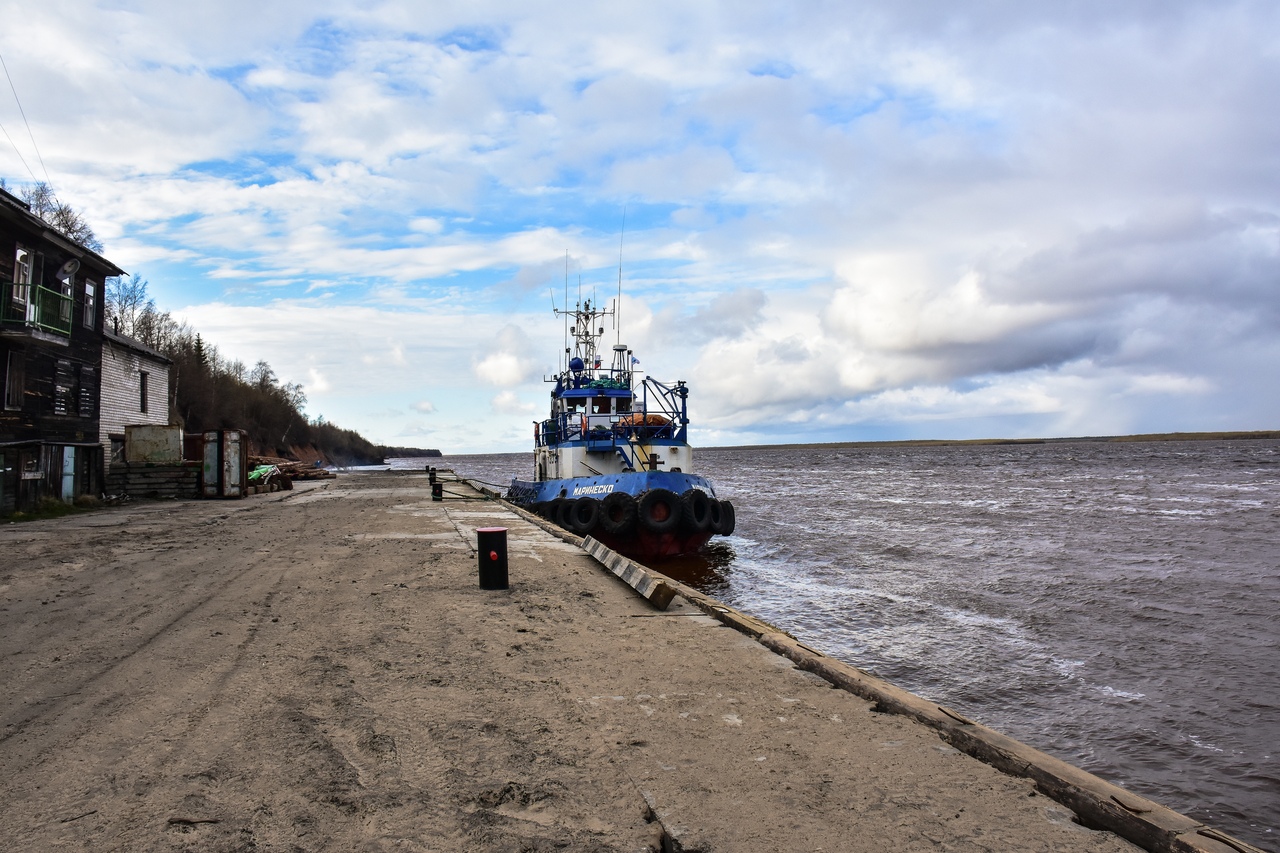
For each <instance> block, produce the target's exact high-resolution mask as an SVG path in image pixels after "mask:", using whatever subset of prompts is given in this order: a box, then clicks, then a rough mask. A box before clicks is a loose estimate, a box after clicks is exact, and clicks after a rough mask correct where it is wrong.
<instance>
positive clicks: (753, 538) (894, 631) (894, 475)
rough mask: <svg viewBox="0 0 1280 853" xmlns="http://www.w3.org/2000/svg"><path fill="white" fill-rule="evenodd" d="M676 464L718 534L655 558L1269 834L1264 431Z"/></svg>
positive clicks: (1279, 624)
mask: <svg viewBox="0 0 1280 853" xmlns="http://www.w3.org/2000/svg"><path fill="white" fill-rule="evenodd" d="M696 459H697V462H698V466H697V467H698V470H699V471H700V472H701V473H703V474H706V475H707V476H708V477H710V479H711V480H712V482H714V483H715V485H716V489H717V492H718V494H719V495H720V497H724V498H730V499H732V500H733V502H734V505H735V507H736V508H737V516H738V529H737V531H736V533H735V534H734V535H733V536H731V537H728V538H727V539H723V540H719V539H718V540H717V541H715V542H713V543H712V544H711V545H710V546H708V548H707V549H706V550H705V551H704V553H703V554H702V555H701V556H700V557H698V558H695V559H690V560H682V561H679V562H676V563H667V564H662V565H660V566H658V568H659V569H660V570H662V571H664V572H667V573H668V574H671V575H673V576H675V577H677V578H678V579H680V580H683V581H685V582H686V583H690V584H692V585H694V586H697V587H699V588H701V589H703V590H705V591H707V592H709V593H711V594H713V595H715V596H716V597H718V598H720V599H721V600H723V601H725V602H727V603H729V604H732V605H733V606H734V607H737V608H739V609H741V610H743V611H746V612H748V613H751V614H753V615H755V616H758V617H760V618H763V619H765V620H767V621H769V622H771V623H773V624H775V625H777V626H779V627H781V628H783V629H785V630H787V631H789V632H790V633H792V634H794V635H795V636H797V637H799V638H801V639H802V640H803V641H804V642H805V643H806V644H808V645H811V646H814V647H815V648H819V649H821V650H822V651H824V652H827V653H828V654H830V655H832V656H834V657H837V658H840V659H842V660H844V661H847V662H848V663H851V664H853V665H855V666H858V667H861V668H863V669H866V670H869V671H871V672H874V673H875V674H877V675H879V676H881V677H883V678H885V679H887V680H889V681H891V682H893V683H895V684H897V685H899V686H901V687H904V688H906V689H908V690H911V691H912V692H914V693H917V694H919V695H921V696H925V697H927V698H929V699H931V700H933V701H936V702H939V703H942V704H945V705H947V706H949V707H951V708H953V709H954V710H956V711H958V712H960V713H961V714H964V715H965V716H967V717H970V718H972V719H976V720H978V721H980V722H982V723H984V724H986V725H988V726H990V727H992V728H994V729H997V730H999V731H1001V732H1003V733H1005V734H1008V735H1010V736H1012V737H1015V738H1017V739H1019V740H1022V741H1024V742H1026V743H1028V744H1031V745H1033V746H1035V747H1037V748H1039V749H1042V750H1044V751H1046V752H1048V753H1050V754H1053V755H1056V756H1059V757H1061V758H1063V759H1066V760H1067V761H1070V762H1071V763H1073V764H1076V765H1077V766H1080V767H1083V768H1085V769H1087V770H1089V771H1091V772H1094V773H1096V774H1098V775H1100V776H1102V777H1103V778H1105V779H1108V780H1110V781H1112V782H1115V783H1117V784H1120V785H1123V786H1124V787H1126V788H1128V789H1129V790H1131V791H1134V792H1136V793H1139V794H1142V795H1145V796H1147V797H1150V798H1151V799H1154V800H1156V801H1157V802H1160V803H1163V804H1164V805H1167V806H1169V807H1171V808H1173V809H1175V810H1177V811H1180V812H1183V813H1185V814H1188V815H1191V816H1193V817H1195V818H1197V819H1199V820H1202V821H1204V822H1205V823H1208V824H1209V825H1211V826H1214V827H1216V828H1218V829H1222V830H1224V831H1227V832H1230V833H1232V834H1234V835H1237V836H1238V837H1240V838H1242V839H1244V840H1246V841H1249V842H1251V843H1253V844H1256V845H1258V846H1260V847H1262V848H1264V849H1268V850H1270V849H1275V848H1276V847H1277V846H1278V845H1280V841H1277V838H1278V836H1280V768H1278V766H1277V765H1278V763H1280V762H1278V761H1277V759H1278V758H1280V756H1278V755H1277V752H1278V750H1280V442H1275V441H1236V442H1133V443H1119V442H1115V443H1101V442H1062V443H1048V444H1029V445H1023V444H1019V445H982V446H978V445H960V446H936V447H919V446H908V447H901V446H888V445H881V446H873V447H860V448H835V447H823V446H809V447H800V448H725V449H710V450H700V451H698V452H697V456H696ZM431 461H432V462H433V464H436V465H443V466H446V467H452V468H454V469H455V470H456V471H457V472H458V473H459V474H463V475H465V476H474V477H477V478H480V479H483V480H486V481H489V482H492V483H495V484H500V485H505V484H506V483H508V482H509V481H510V478H511V476H513V475H515V474H519V475H521V476H522V477H527V476H528V474H529V471H530V469H531V466H532V454H504V455H494V456H457V457H452V458H446V459H443V460H431ZM406 463H408V464H412V465H413V466H414V467H419V466H421V465H422V464H423V460H413V461H412V462H411V463H409V462H408V461H407V460H406Z"/></svg>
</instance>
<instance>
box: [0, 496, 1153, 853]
mask: <svg viewBox="0 0 1280 853" xmlns="http://www.w3.org/2000/svg"><path fill="white" fill-rule="evenodd" d="M450 490H451V491H458V490H459V487H458V486H456V485H452V484H451V485H450ZM491 525H501V526H506V527H508V528H510V534H509V536H510V539H509V547H510V563H511V569H510V573H511V580H512V585H511V589H510V590H508V591H502V592H493V591H484V590H481V589H479V588H478V584H477V571H476V559H475V553H474V550H473V546H474V542H475V533H474V530H475V528H476V527H483V526H491ZM0 684H3V686H4V690H3V700H2V705H0V827H3V832H4V835H5V838H4V840H2V841H0V846H4V847H5V849H11V850H41V851H43V850H56V849H69V850H94V851H99V850H128V851H145V850H165V851H168V850H193V851H196V850H198V851H222V850H226V851H231V850H235V851H253V850H261V851H268V850H270V851H276V850H279V851H295V850H306V851H310V850H343V851H345V850H353V851H354V850H361V851H363V850H371V851H372V850H417V851H423V850H431V851H472V850H474V851H513V852H514V851H551V850H574V851H577V850H582V851H615V850H616V851H644V850H658V849H661V847H662V845H663V843H664V842H663V840H662V838H663V833H664V831H665V832H666V833H667V840H666V842H665V843H666V845H667V848H668V849H685V850H703V851H753V852H754V851H819V850H826V851H836V850H841V851H861V850H866V851H887V850H893V851H910V850H921V851H924V850H928V851H936V850H947V851H969V850H973V851H980V850H982V851H1011V850H1018V851H1036V850H1073V851H1074V850H1085V851H1121V850H1134V849H1136V848H1133V847H1132V846H1130V845H1129V844H1127V843H1126V842H1123V841H1121V840H1120V839H1118V838H1116V837H1115V836H1112V835H1110V834H1107V833H1098V832H1093V831H1090V830H1087V829H1084V828H1082V827H1080V826H1078V825H1076V824H1074V823H1073V822H1072V815H1071V813H1070V812H1068V811H1067V810H1066V809H1064V808H1063V807H1061V806H1059V805H1057V804H1056V803H1054V802H1052V801H1050V800H1048V799H1047V798H1045V797H1043V796H1038V795H1037V794H1035V793H1034V792H1033V790H1032V788H1031V785H1030V783H1029V782H1027V781H1025V780H1016V779H1013V778H1010V777H1007V776H1004V775H1002V774H1000V773H998V772H997V771H995V770H993V769H991V768H989V767H987V766H986V765H983V764H981V763H979V762H977V761H975V760H974V759H971V758H969V757H967V756H964V755H962V754H960V753H958V752H957V751H955V750H954V749H952V748H950V747H948V746H946V745H945V744H943V743H942V741H940V740H939V738H938V737H937V736H936V735H935V734H934V733H933V732H931V731H929V730H927V729H925V728H924V727H922V726H919V725H916V724H913V723H911V722H908V721H906V720H904V719H903V718H900V717H895V716H891V715H885V714H878V713H873V712H872V711H871V708H870V705H869V704H868V703H867V702H865V701H863V700H861V699H859V698H857V697H855V696H853V695H851V694H849V693H846V692H844V691H841V690H835V689H832V688H831V687H830V686H829V685H828V684H827V683H826V682H823V681H821V680H820V679H818V678H816V677H815V676H812V675H809V674H806V673H803V672H801V671H799V670H797V669H795V668H794V667H793V666H792V665H791V664H790V663H788V662H787V661H785V660H784V659H782V658H780V657H778V656H776V655H774V654H772V653H770V652H768V651H766V650H765V649H763V648H762V647H761V646H759V645H758V644H756V643H755V642H754V641H752V640H750V639H748V638H746V637H744V636H743V635H741V634H739V633H737V632H736V631H733V630H731V629H728V628H725V627H723V626H721V625H720V624H719V623H717V622H715V621H713V620H710V619H708V618H706V617H705V616H703V615H701V614H700V613H698V612H697V611H696V610H694V609H693V608H692V607H691V606H689V605H688V604H687V603H685V604H682V603H680V601H679V600H677V603H676V604H675V605H673V606H672V608H671V609H670V610H668V611H666V612H665V613H658V612H657V611H655V610H653V609H652V607H651V606H650V605H649V604H648V603H647V602H645V601H643V600H642V599H640V598H639V597H638V596H636V595H635V594H634V593H633V592H632V591H631V590H630V589H628V588H627V587H625V586H624V585H623V584H621V583H620V582H619V581H618V580H617V579H616V578H614V577H612V576H611V575H609V574H608V573H606V572H605V571H603V570H602V569H601V568H600V567H599V565H598V564H597V563H595V561H594V560H593V559H591V558H590V557H589V556H587V555H586V554H584V553H583V552H581V551H580V550H579V549H577V548H576V547H573V546H571V545H568V544H565V543H563V542H560V541H559V540H557V539H555V538H554V537H552V536H550V535H548V534H546V533H545V532H543V531H541V530H539V529H538V528H536V527H534V526H532V525H530V524H528V523H526V522H524V521H522V520H520V519H519V518H517V517H516V516H515V515H514V514H513V513H511V512H509V511H507V510H504V509H503V508H502V507H501V506H498V505H496V504H494V503H491V502H483V501H462V500H448V501H445V502H443V503H432V502H431V500H430V491H429V485H428V482H427V479H426V477H425V476H424V475H410V474H404V473H394V474H393V473H387V474H359V475H348V476H344V477H341V478H339V479H338V480H336V481H327V482H323V483H317V484H299V486H298V488H297V490H295V491H294V492H283V493H277V494H272V495H262V496H256V497H251V498H248V499H246V500H243V501H236V502H180V503H157V504H136V505H132V506H126V507H123V508H119V509H113V510H104V511H102V512H98V513H93V514H89V515H82V516H76V517H73V518H69V519H62V520H57V521H47V522H35V523H26V524H9V525H4V526H0Z"/></svg>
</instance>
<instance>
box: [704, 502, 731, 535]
mask: <svg viewBox="0 0 1280 853" xmlns="http://www.w3.org/2000/svg"><path fill="white" fill-rule="evenodd" d="M737 526H738V514H737V513H736V512H735V511H734V509H733V504H732V503H731V502H730V501H720V523H719V524H713V525H712V527H711V532H712V533H715V534H716V535H718V536H729V535H731V534H732V533H733V531H734V528H736V527H737Z"/></svg>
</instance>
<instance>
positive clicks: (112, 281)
mask: <svg viewBox="0 0 1280 853" xmlns="http://www.w3.org/2000/svg"><path fill="white" fill-rule="evenodd" d="M105 301H106V311H107V314H106V316H107V323H108V324H112V323H114V324H116V328H117V329H118V330H119V332H120V334H122V335H128V336H129V337H131V338H137V337H138V332H139V326H140V325H141V324H142V321H143V316H144V315H145V314H148V313H155V310H156V303H155V301H154V300H152V299H150V298H148V297H147V282H146V280H145V279H144V278H142V276H140V275H137V274H134V275H132V276H130V277H129V278H124V277H123V276H114V277H112V278H109V279H107V287H106V294H105Z"/></svg>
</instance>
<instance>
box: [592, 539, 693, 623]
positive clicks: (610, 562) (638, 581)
mask: <svg viewBox="0 0 1280 853" xmlns="http://www.w3.org/2000/svg"><path fill="white" fill-rule="evenodd" d="M582 547H583V550H585V551H586V552H587V553H588V554H590V555H591V556H592V557H595V558H596V559H597V560H598V561H599V562H600V564H601V565H603V566H604V567H605V568H606V569H608V570H609V571H611V572H613V573H614V574H615V575H617V576H618V577H619V578H621V579H622V582H623V583H625V584H626V585H627V586H629V587H631V588H632V589H634V590H635V591H636V592H638V593H640V595H641V596H643V597H644V598H646V599H648V601H649V603H650V604H652V605H653V606H654V607H656V608H658V609H659V610H666V609H667V606H668V605H669V604H671V599H673V598H675V596H676V591H675V589H674V588H673V587H672V586H671V585H670V584H669V583H667V581H666V579H665V578H664V577H662V576H661V575H659V574H657V573H656V572H651V571H649V570H648V569H646V568H645V567H644V566H642V565H640V564H639V563H635V562H632V561H631V560H628V559H627V558H626V557H624V556H622V555H621V554H619V553H618V552H617V551H615V550H613V549H612V548H610V547H609V546H607V545H605V544H604V543H603V542H600V541H598V540H596V539H594V538H592V537H590V536H588V537H587V538H586V539H584V540H583V541H582Z"/></svg>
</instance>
